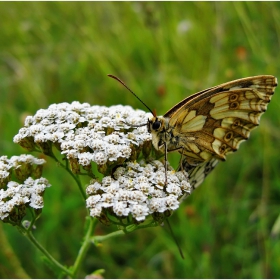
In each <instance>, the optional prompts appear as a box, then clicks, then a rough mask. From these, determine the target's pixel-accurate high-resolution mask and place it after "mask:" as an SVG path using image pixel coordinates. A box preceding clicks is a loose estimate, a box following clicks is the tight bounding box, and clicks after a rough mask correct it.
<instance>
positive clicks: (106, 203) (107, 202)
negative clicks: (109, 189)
mask: <svg viewBox="0 0 280 280" xmlns="http://www.w3.org/2000/svg"><path fill="white" fill-rule="evenodd" d="M101 201H102V206H103V207H105V208H107V207H111V206H113V204H114V201H115V196H114V195H113V194H111V193H104V194H102V197H101Z"/></svg>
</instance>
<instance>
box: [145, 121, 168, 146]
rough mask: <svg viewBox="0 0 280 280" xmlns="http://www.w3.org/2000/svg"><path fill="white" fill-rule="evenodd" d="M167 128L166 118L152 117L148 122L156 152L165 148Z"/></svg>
mask: <svg viewBox="0 0 280 280" xmlns="http://www.w3.org/2000/svg"><path fill="white" fill-rule="evenodd" d="M167 127H168V119H166V118H164V117H157V116H152V117H150V118H149V120H148V131H149V132H150V133H151V134H152V142H153V146H154V147H155V149H156V150H162V149H163V148H164V143H165V132H166V128H167Z"/></svg>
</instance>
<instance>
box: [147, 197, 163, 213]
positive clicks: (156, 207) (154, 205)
mask: <svg viewBox="0 0 280 280" xmlns="http://www.w3.org/2000/svg"><path fill="white" fill-rule="evenodd" d="M149 208H150V211H151V213H154V212H159V213H163V212H164V211H165V210H166V206H165V201H164V199H163V198H155V197H153V198H151V199H150V200H149Z"/></svg>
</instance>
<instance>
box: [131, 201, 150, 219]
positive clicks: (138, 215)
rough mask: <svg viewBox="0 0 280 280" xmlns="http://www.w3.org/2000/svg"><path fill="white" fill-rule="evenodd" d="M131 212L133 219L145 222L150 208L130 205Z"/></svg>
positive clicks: (144, 205) (143, 205)
mask: <svg viewBox="0 0 280 280" xmlns="http://www.w3.org/2000/svg"><path fill="white" fill-rule="evenodd" d="M129 208H130V211H131V214H132V217H133V218H135V219H136V220H137V221H143V220H145V218H146V216H147V215H149V208H148V207H147V205H146V204H142V205H140V204H133V205H130V207H129Z"/></svg>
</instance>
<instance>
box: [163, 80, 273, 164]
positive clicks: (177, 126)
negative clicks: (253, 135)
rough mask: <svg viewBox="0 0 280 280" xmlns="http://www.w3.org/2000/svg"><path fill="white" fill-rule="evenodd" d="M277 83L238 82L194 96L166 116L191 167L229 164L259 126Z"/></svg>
mask: <svg viewBox="0 0 280 280" xmlns="http://www.w3.org/2000/svg"><path fill="white" fill-rule="evenodd" d="M276 86H277V79H276V78H275V77H274V76H270V75H263V76H255V77H249V78H244V79H239V80H235V81H232V82H229V83H225V84H222V85H219V86H216V87H212V88H210V89H206V90H204V91H201V92H198V93H196V94H194V95H191V96H189V97H187V98H186V99H184V100H183V101H181V102H180V103H178V104H177V105H175V106H174V107H173V108H172V109H170V110H169V111H168V112H167V113H166V114H165V115H164V117H165V118H169V127H172V128H173V134H174V137H176V139H178V141H179V144H178V146H180V147H182V149H180V150H178V151H179V152H181V153H183V155H185V156H186V161H187V162H188V163H189V164H190V165H191V166H197V165H198V164H201V163H203V162H204V161H209V160H210V159H212V158H213V157H215V158H217V159H220V160H225V158H226V155H227V154H229V153H231V152H234V151H236V150H237V149H238V148H239V145H240V143H241V142H242V141H244V140H247V139H248V137H249V135H250V132H251V131H252V129H254V128H255V127H256V126H258V125H259V122H260V117H261V115H262V114H263V113H264V112H265V111H266V109H267V105H268V103H269V102H270V100H271V97H272V95H273V93H274V89H275V87H276Z"/></svg>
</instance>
